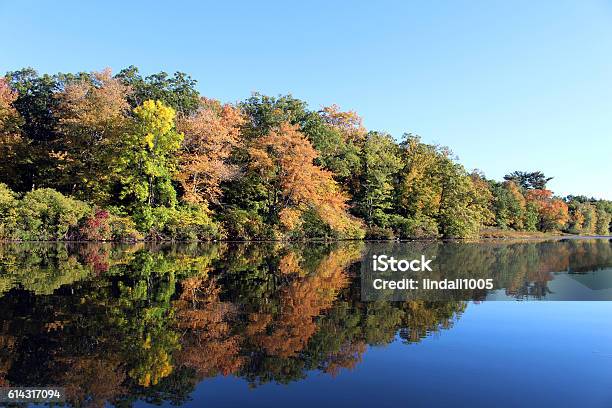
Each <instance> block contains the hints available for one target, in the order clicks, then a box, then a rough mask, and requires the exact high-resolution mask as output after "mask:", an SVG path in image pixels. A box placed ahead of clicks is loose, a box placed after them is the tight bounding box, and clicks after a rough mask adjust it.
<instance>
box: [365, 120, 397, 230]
mask: <svg viewBox="0 0 612 408" xmlns="http://www.w3.org/2000/svg"><path fill="white" fill-rule="evenodd" d="M361 163H362V170H361V178H360V180H359V190H358V191H357V192H356V196H355V198H354V203H355V210H356V213H357V215H358V216H361V217H362V218H363V219H364V220H365V222H366V223H367V224H368V225H369V226H371V225H377V226H379V227H387V226H388V218H389V210H391V209H392V207H393V204H394V203H393V198H394V197H393V187H394V186H393V184H394V182H395V178H396V176H397V172H398V171H399V170H400V169H401V167H402V162H401V159H400V155H399V147H398V146H397V144H396V143H395V141H394V140H393V138H392V137H391V136H390V135H388V134H384V133H379V132H369V133H368V134H367V136H366V140H365V143H364V146H363V149H362V155H361Z"/></svg>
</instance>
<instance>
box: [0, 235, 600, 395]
mask: <svg viewBox="0 0 612 408" xmlns="http://www.w3.org/2000/svg"><path fill="white" fill-rule="evenodd" d="M364 245H366V244H363V243H339V244H308V245H301V246H291V245H289V246H288V245H280V244H270V243H267V244H266V243H259V244H252V245H229V244H216V245H202V244H192V245H164V246H150V245H144V244H138V245H110V244H79V245H76V244H73V245H70V244H49V245H46V244H4V245H0V386H8V385H10V386H28V385H34V384H36V385H40V386H43V385H58V386H64V387H65V388H66V391H67V394H68V397H69V402H70V403H71V404H72V405H78V406H82V405H92V406H103V405H104V404H105V402H110V403H112V404H116V405H120V406H129V405H131V403H132V402H134V401H136V400H145V401H149V402H156V403H160V402H163V401H168V402H173V403H180V402H182V401H185V400H187V399H188V398H189V395H190V393H191V392H192V391H193V389H194V387H195V385H196V384H197V383H198V382H200V381H202V380H203V379H206V378H211V377H215V376H218V375H234V376H237V377H240V378H244V379H246V380H247V381H248V382H249V383H250V384H251V385H252V386H257V385H260V384H264V383H267V382H271V381H273V382H278V383H289V382H292V381H296V380H299V379H302V378H305V376H306V375H307V373H308V372H309V371H313V370H316V371H320V372H324V373H328V374H330V375H332V376H333V375H336V374H337V373H338V372H339V371H341V370H342V369H351V368H353V367H355V366H356V365H357V364H358V363H359V361H360V360H361V358H362V355H363V354H364V352H365V350H366V349H367V347H368V346H377V345H384V344H388V343H390V342H392V341H393V340H394V339H395V338H396V336H399V337H400V338H401V339H402V340H403V341H404V342H406V343H413V342H419V341H421V340H422V339H423V338H425V337H427V336H429V335H431V334H432V333H435V332H438V331H440V330H443V329H448V328H450V327H451V326H452V324H453V322H454V321H455V320H456V319H457V318H458V317H459V316H460V315H461V313H462V312H463V311H464V310H465V308H466V303H465V302H444V303H434V302H425V301H411V302H403V303H402V302H361V301H360V289H359V281H358V274H359V260H360V259H361V256H362V253H363V250H364ZM410 245H414V246H415V250H427V251H434V252H435V253H436V254H437V255H438V259H444V264H445V265H446V267H447V268H448V267H452V265H462V267H463V269H465V271H464V272H463V273H479V272H478V271H481V270H487V271H494V272H493V273H494V274H495V275H496V276H495V277H496V279H498V280H501V281H502V282H503V283H504V287H506V288H507V289H506V291H507V293H508V294H511V295H514V296H519V297H520V296H525V295H531V296H534V295H537V296H545V295H546V287H547V286H546V285H547V282H548V281H549V280H550V274H551V273H553V272H556V271H565V270H574V271H578V272H580V271H583V270H590V269H589V268H591V269H592V268H594V267H596V266H601V265H611V264H612V250H611V247H610V243H609V242H608V241H606V240H572V241H569V242H542V243H520V244H499V243H485V244H482V243H481V244H442V243H418V244H410ZM453 245H454V246H453ZM472 266H474V268H471V267H472ZM534 288H536V289H535V290H534ZM526 291H531V292H532V293H526ZM534 291H535V292H534Z"/></svg>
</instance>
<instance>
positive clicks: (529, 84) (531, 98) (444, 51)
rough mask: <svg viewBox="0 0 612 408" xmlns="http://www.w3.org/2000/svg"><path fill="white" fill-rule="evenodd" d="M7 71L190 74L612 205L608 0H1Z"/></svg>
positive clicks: (219, 88)
mask: <svg viewBox="0 0 612 408" xmlns="http://www.w3.org/2000/svg"><path fill="white" fill-rule="evenodd" d="M0 38H1V39H2V41H0V72H4V71H8V70H14V69H18V68H20V67H24V66H32V67H34V68H35V69H37V70H38V71H39V72H48V73H56V72H59V71H63V72H73V71H90V70H99V69H102V68H104V67H107V66H108V67H111V68H112V69H113V70H114V71H118V70H119V69H121V68H122V67H126V66H128V65H131V64H133V65H136V66H138V67H139V68H140V69H141V71H142V72H143V73H145V74H149V73H153V72H157V71H160V70H164V71H168V72H174V71H176V70H180V71H185V72H187V73H189V74H191V75H192V76H193V77H194V78H195V79H197V80H198V81H199V89H200V91H201V92H202V93H203V94H204V95H206V96H209V97H214V98H218V99H221V100H223V101H236V100H239V99H243V98H245V97H247V96H249V94H250V93H251V92H252V91H260V92H262V93H266V94H272V95H276V94H279V93H292V94H293V95H294V96H296V97H298V98H301V99H304V100H306V101H308V102H309V104H310V106H311V107H312V108H319V107H320V106H322V105H329V104H332V103H336V104H338V105H340V106H341V107H342V108H343V109H347V110H348V109H351V110H355V111H357V112H358V113H360V114H361V115H362V116H363V117H364V120H365V124H366V126H367V127H368V128H370V129H376V130H384V131H388V132H390V133H391V134H393V135H394V136H396V137H398V138H399V137H400V136H401V135H402V133H404V132H413V133H418V134H420V135H421V136H422V137H423V139H424V140H425V141H427V142H436V143H440V144H444V145H448V146H450V147H451V148H452V149H453V151H454V152H455V153H456V154H457V155H458V156H459V158H460V160H461V162H462V163H463V164H464V165H465V166H466V167H467V168H468V169H472V168H479V169H481V170H483V171H484V172H485V173H486V175H487V176H488V177H491V178H496V179H501V178H502V177H503V175H504V174H506V173H508V172H510V171H513V170H542V171H544V172H545V173H546V174H547V175H550V176H555V179H554V180H553V181H552V182H551V183H550V185H549V186H550V188H551V189H553V190H554V191H555V192H556V193H558V194H562V195H564V194H568V193H578V194H585V195H589V196H590V195H593V196H596V197H603V198H608V199H612V181H611V177H612V135H611V132H612V3H611V2H605V1H579V0H573V1H560V0H558V1H543V0H539V1H514V0H512V1H508V0H503V1H493V0H489V1H475V0H466V1H454V0H449V1H424V0H421V1H398V2H383V1H381V2H372V1H367V2H356V1H351V2H349V1H346V2H339V1H338V2H330V1H304V2H299V3H298V2H289V1H278V2H264V1H261V2H255V1H245V2H232V1H225V2H219V1H215V2H210V3H209V2H205V1H182V2H181V1H173V2H170V1H167V2H153V1H146V2H144V1H143V2H139V1H104V2H101V1H100V2H98V3H97V4H96V5H94V2H87V1H37V2H35V1H13V0H0Z"/></svg>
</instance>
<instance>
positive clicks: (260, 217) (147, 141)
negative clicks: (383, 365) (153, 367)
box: [0, 67, 612, 240]
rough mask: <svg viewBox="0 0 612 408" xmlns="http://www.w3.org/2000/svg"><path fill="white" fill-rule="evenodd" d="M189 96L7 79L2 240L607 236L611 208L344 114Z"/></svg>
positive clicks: (184, 84) (181, 89) (127, 76)
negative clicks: (488, 233)
mask: <svg viewBox="0 0 612 408" xmlns="http://www.w3.org/2000/svg"><path fill="white" fill-rule="evenodd" d="M195 85H196V83H195V81H194V80H192V79H191V78H190V77H189V76H188V75H186V74H183V73H176V74H174V75H172V76H169V75H167V74H165V73H163V72H162V73H159V74H154V75H151V76H148V77H143V76H142V75H140V73H139V72H138V70H137V69H136V68H134V67H129V68H127V69H124V70H122V71H120V72H119V73H118V74H116V75H113V74H112V73H111V72H110V71H109V70H105V71H101V72H93V73H77V74H56V75H46V74H45V75H39V74H38V73H36V72H35V71H34V70H32V69H29V68H27V69H22V70H20V71H15V72H9V73H7V74H6V76H5V77H4V78H0V183H1V184H0V239H24V240H28V239H51V240H57V239H84V240H119V239H145V238H147V239H222V238H231V239H310V238H363V237H369V238H392V237H399V238H437V237H447V238H471V237H477V236H478V235H479V233H480V231H481V230H482V229H483V228H499V229H512V230H517V231H546V232H551V231H567V232H572V233H581V234H608V233H609V228H610V215H611V214H612V203H611V202H609V201H596V200H590V199H587V198H585V197H572V196H570V197H566V198H565V199H561V198H559V197H555V196H554V195H553V193H552V192H551V191H549V190H547V189H546V184H547V182H548V181H549V180H550V178H549V177H546V176H545V175H544V174H542V173H541V172H531V173H530V172H521V171H515V172H513V173H510V174H508V175H507V176H506V177H505V179H504V181H501V182H497V181H493V180H488V179H487V178H486V177H485V176H484V175H483V174H481V173H478V172H472V173H470V172H468V171H466V169H465V168H464V167H463V166H462V165H461V164H459V163H458V162H457V161H456V159H455V158H454V156H453V154H452V152H451V151H450V150H449V149H447V148H445V147H441V146H436V145H430V144H426V143H424V142H423V141H422V140H421V139H420V138H419V137H418V136H415V135H411V134H406V135H404V136H403V137H402V139H401V140H400V141H399V142H398V141H397V140H396V139H394V138H393V137H391V136H390V135H388V134H385V133H383V132H377V131H368V130H367V129H365V128H364V126H363V125H362V122H361V119H360V118H359V116H358V115H357V114H355V113H354V112H344V111H342V110H341V109H340V108H338V107H337V106H335V105H332V106H328V107H324V108H322V109H321V110H318V111H314V110H311V109H309V108H308V106H307V105H306V103H305V102H303V101H301V100H299V99H296V98H293V97H292V96H290V95H286V96H280V97H269V96H265V95H260V94H254V95H253V96H251V97H250V98H249V99H247V100H245V101H242V102H239V103H236V104H223V103H221V102H219V101H216V100H212V99H208V98H205V97H203V96H201V95H200V94H199V93H198V92H197V90H196V88H195ZM33 203H35V205H34V204H33Z"/></svg>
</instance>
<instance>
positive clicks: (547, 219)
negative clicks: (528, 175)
mask: <svg viewBox="0 0 612 408" xmlns="http://www.w3.org/2000/svg"><path fill="white" fill-rule="evenodd" d="M525 198H526V199H527V201H528V202H529V203H532V204H534V205H535V208H536V209H537V211H538V217H539V219H538V224H539V229H540V230H541V231H557V230H560V229H562V228H563V227H564V226H565V224H566V223H567V222H568V221H569V210H568V207H567V204H566V203H565V202H564V201H563V200H560V199H558V198H553V197H552V191H550V190H539V189H532V190H528V191H527V193H526V196H525Z"/></svg>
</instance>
